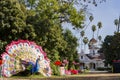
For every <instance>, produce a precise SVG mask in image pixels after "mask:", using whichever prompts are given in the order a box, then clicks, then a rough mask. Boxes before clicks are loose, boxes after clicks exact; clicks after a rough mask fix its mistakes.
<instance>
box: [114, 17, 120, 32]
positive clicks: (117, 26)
mask: <svg viewBox="0 0 120 80" xmlns="http://www.w3.org/2000/svg"><path fill="white" fill-rule="evenodd" d="M114 24H115V25H116V31H117V32H119V26H120V25H119V24H120V17H119V20H118V19H115V20H114Z"/></svg>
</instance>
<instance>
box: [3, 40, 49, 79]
mask: <svg viewBox="0 0 120 80" xmlns="http://www.w3.org/2000/svg"><path fill="white" fill-rule="evenodd" d="M2 59H3V61H4V63H3V65H2V66H3V68H2V74H3V75H4V76H6V77H10V76H11V75H14V74H17V73H18V72H20V71H24V70H25V69H26V68H27V67H28V66H30V65H31V68H30V72H31V73H34V72H40V73H41V74H43V75H44V76H51V68H50V60H49V59H48V58H47V55H46V53H45V52H44V51H43V50H42V48H41V47H40V46H38V45H37V44H35V43H34V42H32V41H28V40H18V41H12V42H11V43H10V44H9V45H7V46H6V52H4V53H3V54H2ZM26 66H27V67H26Z"/></svg>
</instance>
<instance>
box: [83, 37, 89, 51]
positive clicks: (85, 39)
mask: <svg viewBox="0 0 120 80" xmlns="http://www.w3.org/2000/svg"><path fill="white" fill-rule="evenodd" d="M83 43H84V50H86V44H87V43H88V38H87V37H84V39H83Z"/></svg>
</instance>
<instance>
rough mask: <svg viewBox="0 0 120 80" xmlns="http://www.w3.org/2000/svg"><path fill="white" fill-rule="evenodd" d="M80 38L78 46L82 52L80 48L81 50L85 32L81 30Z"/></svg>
mask: <svg viewBox="0 0 120 80" xmlns="http://www.w3.org/2000/svg"><path fill="white" fill-rule="evenodd" d="M80 36H81V44H80V46H81V50H82V48H83V37H84V36H85V32H84V31H83V30H82V31H81V32H80Z"/></svg>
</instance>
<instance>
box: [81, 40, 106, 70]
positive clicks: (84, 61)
mask: <svg viewBox="0 0 120 80" xmlns="http://www.w3.org/2000/svg"><path fill="white" fill-rule="evenodd" d="M98 50H99V47H98V45H97V41H96V40H95V39H94V38H92V39H91V40H90V42H89V51H90V52H89V54H85V53H84V51H83V50H82V51H81V53H79V60H80V64H81V65H80V68H81V69H83V68H89V69H91V70H95V69H97V68H98V67H104V56H103V55H102V53H98Z"/></svg>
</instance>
